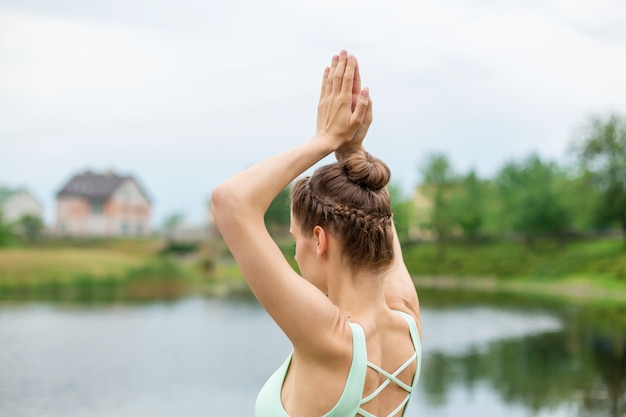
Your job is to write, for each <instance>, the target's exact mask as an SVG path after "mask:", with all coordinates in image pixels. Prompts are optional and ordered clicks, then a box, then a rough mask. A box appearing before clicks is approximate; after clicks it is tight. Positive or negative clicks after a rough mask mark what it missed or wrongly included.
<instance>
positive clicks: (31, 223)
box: [17, 214, 44, 242]
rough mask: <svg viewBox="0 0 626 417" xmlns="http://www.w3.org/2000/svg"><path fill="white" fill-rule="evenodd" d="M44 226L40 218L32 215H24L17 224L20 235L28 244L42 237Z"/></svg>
mask: <svg viewBox="0 0 626 417" xmlns="http://www.w3.org/2000/svg"><path fill="white" fill-rule="evenodd" d="M43 228H44V224H43V222H42V221H41V218H40V217H38V216H33V215H32V214H25V215H23V216H22V217H20V219H19V220H18V222H17V229H18V230H19V233H20V235H21V236H22V237H23V238H24V239H25V240H26V241H28V242H33V241H35V240H38V239H40V238H41V237H42V235H43Z"/></svg>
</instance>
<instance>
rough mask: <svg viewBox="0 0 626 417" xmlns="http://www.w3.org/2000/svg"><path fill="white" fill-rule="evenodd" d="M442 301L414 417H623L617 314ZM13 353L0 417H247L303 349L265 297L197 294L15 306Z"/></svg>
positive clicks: (6, 307) (9, 350)
mask: <svg viewBox="0 0 626 417" xmlns="http://www.w3.org/2000/svg"><path fill="white" fill-rule="evenodd" d="M437 297H440V295H433V296H432V297H430V296H429V297H424V296H422V298H421V299H422V305H423V307H422V325H423V329H424V330H423V332H424V335H423V336H424V342H423V347H424V359H423V360H424V362H423V371H422V378H421V380H420V384H419V391H418V393H416V395H414V397H413V398H412V400H411V404H410V407H409V409H408V412H407V415H408V416H420V415H421V416H429V417H430V416H440V417H443V416H455V417H457V416H459V415H465V416H478V415H480V416H487V417H488V416H503V415H506V416H507V417H514V416H524V417H526V416H611V417H624V415H625V413H626V394H625V392H626V343H625V342H624V337H623V335H624V332H621V330H619V329H620V328H619V326H617V324H616V323H614V322H613V316H610V315H608V316H606V317H604V316H603V315H602V314H603V313H597V314H596V313H593V314H591V313H589V314H588V313H586V312H585V311H582V310H581V309H580V308H570V307H567V306H557V307H555V306H545V305H527V304H523V303H522V304H515V305H507V304H504V305H502V303H493V302H491V301H487V302H471V303H467V302H454V301H450V297H449V296H446V297H445V300H447V302H445V303H438V302H434V301H435V300H436V298H437ZM428 300H431V301H432V302H429V301H428ZM617 314H620V313H617ZM590 317H591V318H590ZM0 349H2V351H1V352H2V354H1V355H0V417H35V416H36V417H42V416H46V417H57V416H58V417H61V416H62V417H68V416H72V417H105V416H106V417H131V416H132V417H144V416H145V417H160V416H163V417H165V416H168V417H170V416H172V415H176V416H186V417H195V416H232V417H248V416H252V415H253V409H254V401H255V398H256V395H257V393H258V390H259V389H260V387H261V386H262V384H263V383H264V382H265V380H266V379H267V377H268V376H269V375H270V374H271V373H272V372H273V371H274V370H275V368H276V367H277V366H278V365H279V364H280V363H281V362H282V361H283V359H284V358H285V356H286V355H287V354H288V352H289V350H290V345H289V343H288V340H287V339H286V338H285V337H284V335H283V334H282V333H281V331H280V330H279V329H278V327H277V326H276V325H275V324H274V322H273V321H272V320H271V319H270V318H269V316H268V315H267V313H265V311H264V310H262V309H261V308H260V307H259V306H258V304H257V303H256V302H255V301H250V300H219V299H204V298H187V299H183V300H178V301H174V302H153V303H145V304H91V305H90V304H78V303H71V304H59V303H41V302H32V303H3V304H0Z"/></svg>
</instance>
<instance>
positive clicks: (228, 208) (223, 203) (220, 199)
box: [211, 184, 237, 228]
mask: <svg viewBox="0 0 626 417" xmlns="http://www.w3.org/2000/svg"><path fill="white" fill-rule="evenodd" d="M234 200H235V197H234V195H233V193H232V192H231V190H230V189H229V187H227V186H225V185H224V184H220V185H218V186H217V187H215V188H214V189H213V191H212V192H211V215H212V216H213V221H214V222H215V224H216V226H217V227H218V228H219V226H220V224H222V223H224V222H227V221H228V218H229V215H232V214H233V208H234V207H236V206H237V204H235V203H234Z"/></svg>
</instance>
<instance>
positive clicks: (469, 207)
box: [450, 170, 486, 241]
mask: <svg viewBox="0 0 626 417" xmlns="http://www.w3.org/2000/svg"><path fill="white" fill-rule="evenodd" d="M485 199H486V190H485V185H484V184H483V182H482V181H481V180H480V178H478V176H477V175H476V172H475V171H474V170H471V171H470V172H469V173H468V174H467V175H465V176H464V177H462V178H460V179H459V181H458V183H457V185H456V186H455V187H454V189H453V190H452V195H451V197H450V217H451V218H452V220H454V222H455V223H456V224H457V225H458V226H459V227H460V228H461V229H462V230H463V235H464V236H465V238H467V239H469V240H470V241H474V240H476V238H477V237H478V234H479V232H480V230H481V228H482V226H483V224H484V219H485V216H486V201H485Z"/></svg>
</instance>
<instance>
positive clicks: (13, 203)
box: [0, 191, 43, 223]
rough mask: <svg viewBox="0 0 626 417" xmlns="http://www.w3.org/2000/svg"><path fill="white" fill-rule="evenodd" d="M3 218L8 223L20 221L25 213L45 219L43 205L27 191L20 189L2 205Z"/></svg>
mask: <svg viewBox="0 0 626 417" xmlns="http://www.w3.org/2000/svg"><path fill="white" fill-rule="evenodd" d="M0 209H1V210H2V218H3V220H4V221H6V222H7V223H12V222H15V221H18V220H19V219H20V218H21V217H22V216H24V215H27V214H28V215H31V216H35V217H39V218H40V219H43V207H42V205H41V204H40V203H39V202H38V201H37V200H35V198H34V197H33V196H32V195H30V193H28V192H27V191H18V192H16V193H15V194H13V195H11V196H10V197H9V198H8V199H7V200H6V201H5V202H4V204H2V207H0Z"/></svg>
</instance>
